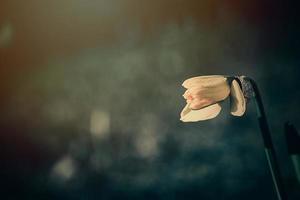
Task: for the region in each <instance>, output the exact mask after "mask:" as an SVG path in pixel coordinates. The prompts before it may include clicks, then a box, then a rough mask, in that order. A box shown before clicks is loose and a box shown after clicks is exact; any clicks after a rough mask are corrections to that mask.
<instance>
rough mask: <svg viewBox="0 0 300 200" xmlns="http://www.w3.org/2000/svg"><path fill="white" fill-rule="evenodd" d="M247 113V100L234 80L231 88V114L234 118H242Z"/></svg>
mask: <svg viewBox="0 0 300 200" xmlns="http://www.w3.org/2000/svg"><path fill="white" fill-rule="evenodd" d="M245 111H246V100H245V97H244V94H243V91H242V89H241V87H240V85H239V83H238V82H237V81H236V80H233V81H232V83H231V88H230V113H231V114H232V115H234V116H242V115H243V114H244V113H245Z"/></svg>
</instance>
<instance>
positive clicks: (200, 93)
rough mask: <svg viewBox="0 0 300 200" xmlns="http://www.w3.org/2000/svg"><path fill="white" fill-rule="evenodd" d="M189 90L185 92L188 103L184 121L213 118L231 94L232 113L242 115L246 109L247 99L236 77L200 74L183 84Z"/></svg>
mask: <svg viewBox="0 0 300 200" xmlns="http://www.w3.org/2000/svg"><path fill="white" fill-rule="evenodd" d="M182 86H183V87H185V88H186V89H187V90H186V92H185V93H184V94H183V97H184V98H185V99H186V102H187V105H186V106H185V107H184V108H183V110H182V112H181V118H180V120H181V121H183V122H196V121H201V120H207V119H212V118H214V117H216V116H217V115H218V114H219V113H220V111H221V106H220V102H221V101H223V100H225V99H226V98H227V97H228V96H230V109H231V114H232V115H234V116H242V115H243V114H244V113H245V111H246V99H245V97H244V94H243V91H242V89H241V86H240V84H239V83H238V81H237V80H236V79H235V78H234V77H225V76H221V75H213V76H198V77H193V78H190V79H187V80H186V81H184V82H183V84H182Z"/></svg>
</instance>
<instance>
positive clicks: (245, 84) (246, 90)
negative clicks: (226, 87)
mask: <svg viewBox="0 0 300 200" xmlns="http://www.w3.org/2000/svg"><path fill="white" fill-rule="evenodd" d="M236 78H238V79H239V81H240V83H241V87H242V90H243V94H244V97H245V98H246V99H247V100H248V99H251V98H253V97H254V96H255V93H254V90H253V87H252V84H251V81H250V78H249V77H247V76H236Z"/></svg>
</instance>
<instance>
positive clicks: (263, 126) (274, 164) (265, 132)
mask: <svg viewBox="0 0 300 200" xmlns="http://www.w3.org/2000/svg"><path fill="white" fill-rule="evenodd" d="M248 80H249V81H250V83H251V86H252V88H253V92H254V98H255V102H256V108H257V120H258V123H259V128H260V131H261V135H262V138H263V143H264V148H265V154H266V157H267V161H268V165H269V168H270V172H271V175H272V179H273V183H274V187H275V191H276V195H277V198H278V200H286V199H287V197H286V193H285V190H284V185H283V181H282V176H281V174H280V170H279V164H278V161H277V158H276V154H275V149H274V145H273V142H272V138H271V134H270V129H269V125H268V121H267V118H266V114H265V110H264V106H263V102H262V98H261V96H260V92H259V89H258V87H257V84H256V83H255V82H254V81H253V80H252V79H248Z"/></svg>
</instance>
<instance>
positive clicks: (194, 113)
mask: <svg viewBox="0 0 300 200" xmlns="http://www.w3.org/2000/svg"><path fill="white" fill-rule="evenodd" d="M221 109H222V108H221V106H220V105H219V104H218V103H216V104H213V105H210V106H207V107H205V108H202V109H199V110H192V109H191V108H190V107H189V104H187V105H186V106H185V107H184V108H183V110H182V112H181V114H180V116H181V118H180V120H181V121H183V122H197V121H203V120H208V119H212V118H214V117H216V116H217V115H218V114H219V113H220V111H221Z"/></svg>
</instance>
